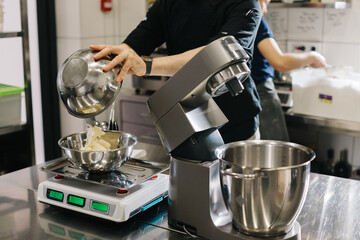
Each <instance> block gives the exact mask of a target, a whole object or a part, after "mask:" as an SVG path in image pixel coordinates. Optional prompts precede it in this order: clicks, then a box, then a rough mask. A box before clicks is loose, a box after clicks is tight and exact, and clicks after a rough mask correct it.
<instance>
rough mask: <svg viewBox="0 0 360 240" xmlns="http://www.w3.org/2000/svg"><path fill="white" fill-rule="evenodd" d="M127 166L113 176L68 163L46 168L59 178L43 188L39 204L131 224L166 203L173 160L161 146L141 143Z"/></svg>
mask: <svg viewBox="0 0 360 240" xmlns="http://www.w3.org/2000/svg"><path fill="white" fill-rule="evenodd" d="M135 148H136V149H134V150H133V153H132V155H131V157H130V159H129V160H127V162H126V163H125V164H124V165H123V166H121V167H120V168H118V169H116V170H115V171H113V172H109V173H102V174H98V173H90V172H87V171H84V170H82V169H79V168H76V167H74V166H73V165H72V164H71V163H70V162H69V161H68V160H67V159H60V160H58V161H55V162H53V163H50V164H44V165H43V166H42V167H41V170H43V171H46V172H49V173H53V174H54V175H55V177H53V178H50V179H48V180H46V181H44V182H42V183H40V184H39V187H38V201H39V202H42V203H46V204H50V205H53V206H58V207H61V208H66V209H69V210H72V211H75V212H80V213H84V214H88V215H92V216H95V217H99V218H103V219H107V220H110V221H114V222H124V221H127V220H128V219H129V218H131V217H132V216H134V215H136V214H138V213H140V212H143V211H145V210H147V209H148V208H150V207H152V206H154V205H155V204H157V203H159V202H161V201H162V200H164V199H166V198H167V196H168V189H169V176H168V175H167V174H163V172H164V171H166V170H168V169H169V165H170V163H169V156H168V155H166V154H165V152H164V151H163V149H162V148H161V147H160V146H156V145H152V144H146V143H138V144H137V145H136V146H135Z"/></svg>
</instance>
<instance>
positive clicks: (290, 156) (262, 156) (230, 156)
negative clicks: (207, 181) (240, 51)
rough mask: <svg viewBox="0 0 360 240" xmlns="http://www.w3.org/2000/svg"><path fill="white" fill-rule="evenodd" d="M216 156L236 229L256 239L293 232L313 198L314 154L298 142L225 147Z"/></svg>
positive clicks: (241, 144) (262, 141) (253, 143)
mask: <svg viewBox="0 0 360 240" xmlns="http://www.w3.org/2000/svg"><path fill="white" fill-rule="evenodd" d="M215 154H216V156H217V157H218V159H219V160H220V176H221V181H222V190H223V197H224V200H225V202H226V204H227V206H228V210H229V212H230V214H231V215H232V219H233V225H234V227H235V228H236V229H237V230H238V231H240V232H243V233H245V234H249V235H252V236H264V237H266V236H276V235H282V234H286V233H287V232H289V231H290V230H291V228H292V226H293V222H294V221H295V220H296V218H297V216H298V215H299V213H300V211H301V208H302V206H303V204H304V201H305V198H306V195H307V191H308V186H309V179H310V162H311V161H312V160H313V159H314V158H315V153H314V151H312V150H311V149H309V148H307V147H304V146H301V145H299V144H295V143H289V142H281V141H269V140H253V141H240V142H233V143H229V144H225V145H223V146H221V147H219V148H217V149H216V151H215Z"/></svg>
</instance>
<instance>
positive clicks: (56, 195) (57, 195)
mask: <svg viewBox="0 0 360 240" xmlns="http://www.w3.org/2000/svg"><path fill="white" fill-rule="evenodd" d="M46 197H47V198H49V199H53V200H56V201H60V202H62V201H63V199H64V193H62V192H59V191H55V190H52V189H49V188H48V189H47V191H46Z"/></svg>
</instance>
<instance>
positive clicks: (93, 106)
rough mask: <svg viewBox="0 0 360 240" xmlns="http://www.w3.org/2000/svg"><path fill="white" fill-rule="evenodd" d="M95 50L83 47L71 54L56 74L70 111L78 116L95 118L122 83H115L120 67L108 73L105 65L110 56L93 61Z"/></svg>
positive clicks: (60, 91) (63, 98) (111, 100)
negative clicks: (104, 69)
mask: <svg viewBox="0 0 360 240" xmlns="http://www.w3.org/2000/svg"><path fill="white" fill-rule="evenodd" d="M95 53H96V52H95V51H93V50H91V49H81V50H78V51H76V52H75V53H73V54H72V55H71V56H70V57H68V58H67V59H66V60H65V62H64V63H63V64H62V66H61V67H60V70H59V72H58V75H57V89H58V93H59V96H60V98H61V100H62V101H63V103H64V105H65V107H66V108H67V110H68V112H69V113H70V114H71V115H73V116H75V117H78V118H92V117H95V116H96V115H98V114H100V113H102V112H103V111H105V110H106V108H107V107H108V106H110V105H111V104H112V103H113V102H114V101H115V99H116V96H117V95H118V93H119V91H120V88H121V83H117V82H115V79H116V77H117V75H118V72H119V70H120V66H117V67H115V68H113V69H112V70H110V71H108V72H103V71H102V69H103V67H104V66H105V65H106V64H108V63H109V62H110V61H111V58H110V57H108V58H102V59H100V60H98V61H95V60H94V58H93V57H94V55H95Z"/></svg>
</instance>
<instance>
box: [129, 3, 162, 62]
mask: <svg viewBox="0 0 360 240" xmlns="http://www.w3.org/2000/svg"><path fill="white" fill-rule="evenodd" d="M163 5H164V3H163V0H157V1H155V3H154V4H153V5H152V6H151V7H150V8H149V10H148V12H147V13H146V18H145V19H144V20H143V21H141V22H140V23H139V25H138V26H137V27H136V28H135V29H134V30H133V31H132V32H131V33H130V34H129V35H128V36H127V38H126V39H125V40H124V43H126V44H127V45H129V46H130V47H131V48H132V49H134V50H135V52H136V53H137V54H139V55H147V56H148V55H150V54H151V53H152V52H153V51H154V50H155V48H157V47H159V46H161V45H162V44H163V43H164V41H165V40H164V35H165V34H164V27H163V24H164V20H163V16H164V14H163V9H164V7H163Z"/></svg>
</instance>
